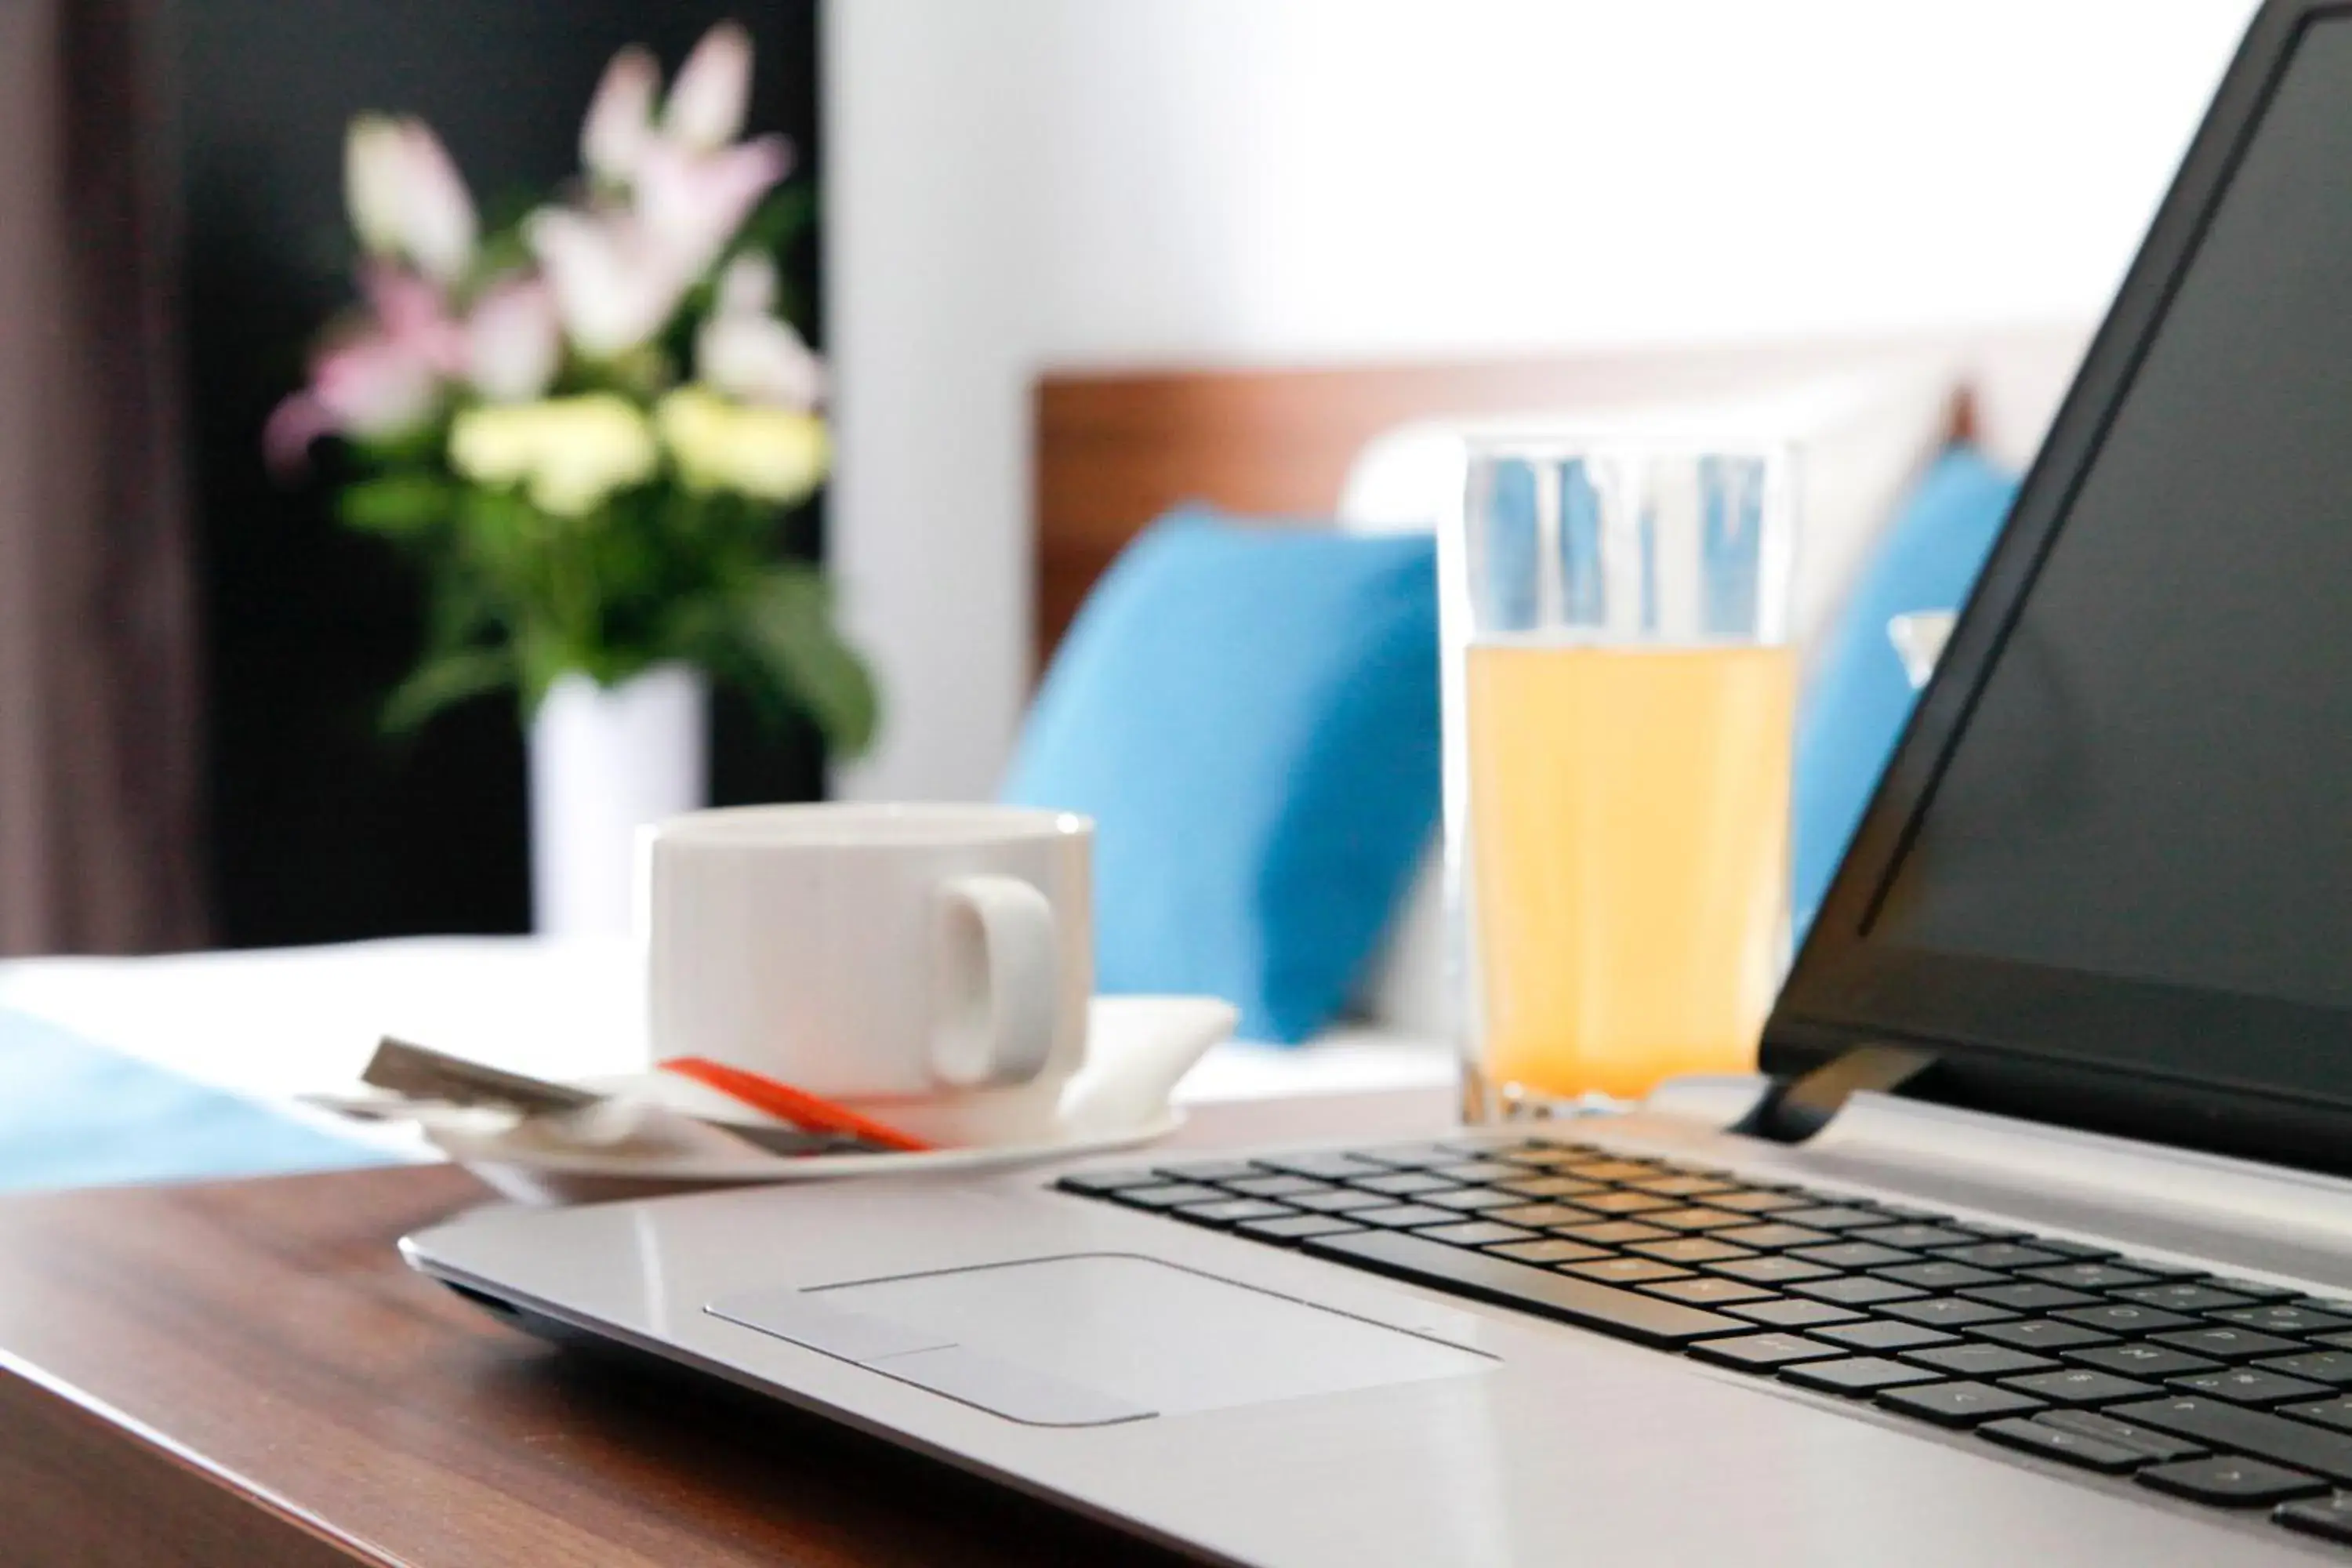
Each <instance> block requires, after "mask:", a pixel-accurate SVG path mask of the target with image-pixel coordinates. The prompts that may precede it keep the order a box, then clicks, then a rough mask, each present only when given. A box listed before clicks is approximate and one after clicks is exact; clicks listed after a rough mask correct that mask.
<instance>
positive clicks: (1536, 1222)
mask: <svg viewBox="0 0 2352 1568" xmlns="http://www.w3.org/2000/svg"><path fill="white" fill-rule="evenodd" d="M1480 1217H1482V1218H1485V1219H1498V1220H1501V1221H1502V1222H1503V1223H1504V1224H1505V1225H1524V1226H1529V1227H1531V1228H1533V1229H1536V1230H1545V1229H1549V1227H1551V1226H1556V1225H1591V1224H1593V1223H1595V1222H1596V1221H1597V1220H1598V1219H1599V1217H1600V1216H1599V1215H1592V1214H1588V1213H1586V1212H1585V1211H1584V1210H1582V1209H1580V1208H1571V1207H1570V1206H1569V1205H1566V1204H1511V1205H1507V1206H1506V1207H1502V1208H1491V1209H1487V1210H1486V1211H1485V1212H1484V1214H1483V1215H1481V1216H1480Z"/></svg>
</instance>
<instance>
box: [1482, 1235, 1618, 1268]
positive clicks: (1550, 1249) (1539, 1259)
mask: <svg viewBox="0 0 2352 1568" xmlns="http://www.w3.org/2000/svg"><path fill="white" fill-rule="evenodd" d="M1490 1250H1492V1251H1493V1252H1495V1253H1496V1254H1497V1255H1498V1256H1500V1257H1504V1258H1516V1259H1517V1261H1519V1262H1521V1263H1541V1264H1547V1265H1549V1264H1553V1263H1590V1262H1591V1260H1592V1259H1594V1258H1606V1257H1608V1256H1609V1254H1608V1253H1607V1252H1605V1251H1603V1250H1602V1249H1601V1248H1600V1247H1587V1246H1585V1245H1584V1244H1583V1243H1582V1242H1580V1241H1562V1240H1560V1239H1559V1237H1546V1238H1545V1239H1544V1240H1542V1241H1519V1242H1513V1243H1512V1244H1511V1245H1509V1246H1507V1247H1493V1248H1491V1249H1490Z"/></svg>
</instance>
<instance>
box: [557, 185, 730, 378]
mask: <svg viewBox="0 0 2352 1568" xmlns="http://www.w3.org/2000/svg"><path fill="white" fill-rule="evenodd" d="M523 237H524V238H525V239H526V240H527V241H528V242H529V243H530V248H531V253H532V254H533V255H534V256H536V257H537V258H539V265H540V269H541V272H542V273H543V274H544V275H545V276H546V279H547V286H548V289H549V292H550V293H551V295H552V297H553V299H554V301H555V313H556V316H557V318H558V319H559V320H560V321H562V324H563V331H564V333H565V335H566V336H568V337H569V338H570V339H571V340H572V343H573V344H574V345H575V346H576V347H578V349H579V350H580V352H581V353H584V354H586V355H587V356H589V357H590V358H591V359H611V358H614V356H616V355H619V354H623V353H627V352H628V351H629V350H631V349H633V348H635V347H636V346H637V345H638V344H640V343H642V342H645V341H646V339H648V338H650V337H652V336H653V335H654V334H655V333H656V332H657V331H661V329H662V326H663V324H664V323H666V322H667V321H668V320H669V318H670V316H671V314H672V312H674V311H676V310H677V306H678V301H679V300H683V299H684V298H686V291H687V289H688V288H690V287H691V286H692V284H693V281H694V278H693V275H692V274H691V273H688V272H685V271H683V270H682V269H681V268H679V267H678V266H677V263H676V261H675V260H674V259H673V258H671V257H670V256H669V255H668V254H667V252H666V251H665V250H664V249H663V247H660V246H659V245H657V244H656V243H655V240H654V237H653V236H652V235H651V234H650V233H649V232H647V231H646V226H644V225H643V224H642V223H640V222H638V221H637V219H636V217H635V215H634V214H631V213H628V212H603V213H584V212H575V211H573V210H572V209H571V208H569V207H541V209H540V210H539V211H537V212H535V213H533V214H531V215H530V217H528V218H526V219H525V220H524V221H523Z"/></svg>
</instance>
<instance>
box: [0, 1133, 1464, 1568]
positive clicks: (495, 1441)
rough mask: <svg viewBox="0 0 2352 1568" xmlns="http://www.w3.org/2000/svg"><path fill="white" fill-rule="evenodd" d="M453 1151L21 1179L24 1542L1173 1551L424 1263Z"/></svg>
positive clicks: (17, 1307) (645, 1556)
mask: <svg viewBox="0 0 2352 1568" xmlns="http://www.w3.org/2000/svg"><path fill="white" fill-rule="evenodd" d="M1451 1110H1452V1105H1451V1100H1450V1097H1449V1096H1447V1095H1444V1094H1443V1093H1437V1092H1411V1093H1406V1092H1398V1093H1388V1094H1376V1095H1371V1094H1368V1095H1355V1096H1348V1097H1333V1098H1326V1099H1315V1100H1301V1099H1293V1100H1265V1101H1257V1102H1251V1103H1240V1104H1230V1105H1218V1106H1205V1107H1199V1108H1196V1109H1195V1110H1194V1113H1193V1117H1192V1121H1191V1123H1190V1124H1189V1125H1188V1126H1187V1127H1186V1128H1185V1130H1184V1131H1183V1133H1182V1134H1181V1137H1180V1139H1179V1140H1177V1141H1176V1142H1181V1144H1184V1145H1188V1146H1192V1147H1195V1148H1198V1147H1213V1146H1217V1145H1234V1144H1241V1143H1249V1142H1282V1141H1285V1140H1290V1139H1297V1140H1300V1141H1307V1140H1314V1139H1321V1138H1326V1137H1329V1138H1348V1137H1353V1136H1358V1135H1362V1136H1368V1137H1371V1136H1390V1135H1407V1136H1410V1135H1412V1134H1414V1133H1418V1132H1423V1131H1429V1130H1431V1129H1433V1128H1435V1127H1438V1126H1440V1125H1443V1124H1444V1121H1446V1119H1447V1117H1448V1114H1449V1112H1450V1111H1451ZM485 1201H488V1193H487V1192H486V1191H485V1189H483V1188H482V1187H481V1186H479V1185H478V1184H476V1183H475V1182H474V1181H473V1179H472V1178H471V1177H469V1176H467V1174H466V1173H464V1172H462V1171H459V1170H457V1169H456V1168H454V1167H451V1166H446V1165H423V1166H411V1167H403V1168H395V1169H389V1170H383V1169H379V1170H370V1171H354V1172H347V1173H334V1174H330V1175H319V1176H298V1177H287V1178H280V1179H275V1180H268V1181H251V1182H221V1183H207V1184H192V1185H184V1186H156V1187H118V1188H93V1189H88V1190H84V1191H79V1192H67V1193H57V1194H35V1195H26V1196H18V1197H14V1198H9V1199H5V1200H0V1563H5V1564H8V1565H10V1568H15V1565H16V1564H20V1563H23V1564H50V1563H58V1564H72V1565H74V1568H82V1565H84V1564H90V1565H108V1568H110V1565H112V1564H116V1563H124V1564H137V1565H139V1568H158V1565H171V1564H181V1563H202V1564H231V1565H234V1568H278V1565H281V1564H283V1565H292V1564H299V1565H304V1568H309V1565H312V1564H320V1565H325V1564H351V1563H371V1564H375V1563H383V1564H392V1563H398V1564H408V1565H414V1568H442V1565H447V1568H497V1565H499V1564H507V1563H515V1564H525V1563H527V1564H530V1565H532V1568H560V1565H569V1564H575V1563H577V1564H587V1563H594V1564H644V1565H646V1568H703V1565H705V1564H750V1563H819V1564H835V1563H1097V1562H1105V1561H1129V1562H1154V1561H1160V1560H1163V1559H1162V1555H1161V1554H1160V1552H1157V1551H1156V1550H1153V1549H1150V1548H1147V1547H1145V1546H1143V1545H1141V1544H1139V1543H1138V1542H1132V1541H1129V1540H1127V1539H1125V1538H1123V1537H1120V1536H1118V1535H1117V1534H1115V1533H1114V1532H1112V1531H1109V1530H1108V1529H1107V1528H1106V1527H1103V1526H1100V1525H1097V1524H1092V1523H1089V1522H1087V1521H1081V1520H1078V1519H1076V1518H1074V1517H1071V1516H1067V1515H1065V1514H1062V1513H1059V1512H1057V1511H1055V1510H1053V1509H1051V1508H1049V1507H1047V1506H1045V1504H1042V1503H1039V1502H1036V1501H1034V1500H1029V1499H1026V1498H1023V1497H1020V1496H1016V1495H1014V1494H1013V1493H1011V1492H1008V1491H1004V1490H1002V1489H997V1488H994V1487H992V1486H990V1485H988V1484H986V1483H984V1482H982V1481H980V1480H978V1479H973V1478H971V1477H968V1476H965V1475H963V1474H962V1473H961V1472H959V1471H956V1470H954V1469H952V1468H949V1467H947V1466H945V1465H942V1464H940V1463H938V1462H936V1461H932V1460H929V1459H924V1458H918V1457H916V1456H913V1455H908V1454H904V1453H901V1452H899V1451H898V1450H897V1449H894V1448H892V1447H889V1446H887V1444H884V1443H882V1442H880V1441H878V1440H877V1439H874V1438H870V1437H865V1436H858V1435H856V1434H854V1433H851V1432H849V1431H847V1430H845V1429H844V1428H841V1427H838V1426H833V1425H831V1424H829V1423H827V1422H824V1421H823V1420H820V1419H818V1418H816V1417H814V1416H808V1415H802V1414H800V1413H798V1412H794V1411H792V1410H788V1409H786V1408H784V1407H782V1405H774V1404H772V1403H769V1402H766V1401H762V1400H759V1399H757V1398H755V1397H753V1396H750V1395H746V1394H742V1393H740V1391H736V1390H733V1389H730V1388H728V1387H725V1386H723V1385H720V1384H716V1383H707V1382H704V1381H701V1380H696V1379H691V1378H688V1377H684V1376H682V1375H678V1374H675V1373H668V1372H667V1371H665V1370H662V1369H659V1368H653V1367H647V1366H644V1365H639V1364H627V1363H608V1362H606V1361H604V1360H603V1359H600V1358H598V1357H595V1356H591V1355H583V1354H580V1353H576V1352H560V1351H556V1350H553V1349H551V1348H549V1347H548V1346H545V1345H543V1344H541V1343H540V1342H537V1341H535V1340H532V1339H530V1338H529V1337H527V1336H525V1335H522V1334H520V1333H518V1332H516V1331H512V1330H510V1329H508V1328H506V1327H504V1326H503V1325H501V1324H499V1322H498V1321H495V1320H493V1319H492V1318H490V1317H489V1316H488V1314H486V1313H483V1312H480V1311H478V1310H475V1309H473V1308H470V1307H467V1305H465V1304H464V1303H463V1302H461V1301H460V1300H457V1298H456V1297H455V1296H453V1295H451V1294H450V1293H448V1292H447V1291H446V1290H444V1289H442V1288H441V1287H439V1286H437V1285H435V1284H433V1283H432V1282H430V1281H428V1280H426V1279H424V1278H422V1277H421V1276H418V1275H416V1274H413V1273H411V1272H410V1271H409V1270H408V1269H407V1268H405V1267H404V1265H403V1264H402V1263H401V1262H400V1260H399V1258H398V1257H397V1256H396V1254H395V1253H394V1248H393V1243H394V1239H395V1238H396V1237H399V1236H400V1235H402V1234H403V1233H404V1232H406V1231H410V1230H415V1229H416V1228H418V1227H420V1226H425V1225H429V1224H431V1223H433V1222H434V1221H436V1220H438V1219H440V1218H442V1217H444V1216H445V1215H450V1214H452V1213H455V1212H457V1211H458V1210H460V1209H463V1208H466V1207H468V1206H470V1205H475V1204H478V1203H482V1202H485Z"/></svg>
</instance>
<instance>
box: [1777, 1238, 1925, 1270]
mask: <svg viewBox="0 0 2352 1568" xmlns="http://www.w3.org/2000/svg"><path fill="white" fill-rule="evenodd" d="M1789 1256H1790V1257H1791V1258H1802V1259H1803V1260H1804V1261H1806V1262H1807V1263H1820V1264H1824V1265H1826V1266H1827V1267H1829V1268H1885V1267H1887V1266H1888V1265H1890V1264H1895V1263H1924V1262H1926V1261H1927V1259H1926V1258H1923V1257H1921V1256H1920V1255H1919V1254H1918V1253H1916V1252H1906V1251H1904V1250H1903V1249H1902V1248H1900V1247H1881V1246H1879V1245H1878V1244H1877V1243H1876V1242H1874V1241H1841V1242H1835V1243H1832V1245H1830V1246H1828V1247H1797V1248H1794V1249H1793V1250H1792V1251H1790V1254H1789Z"/></svg>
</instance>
